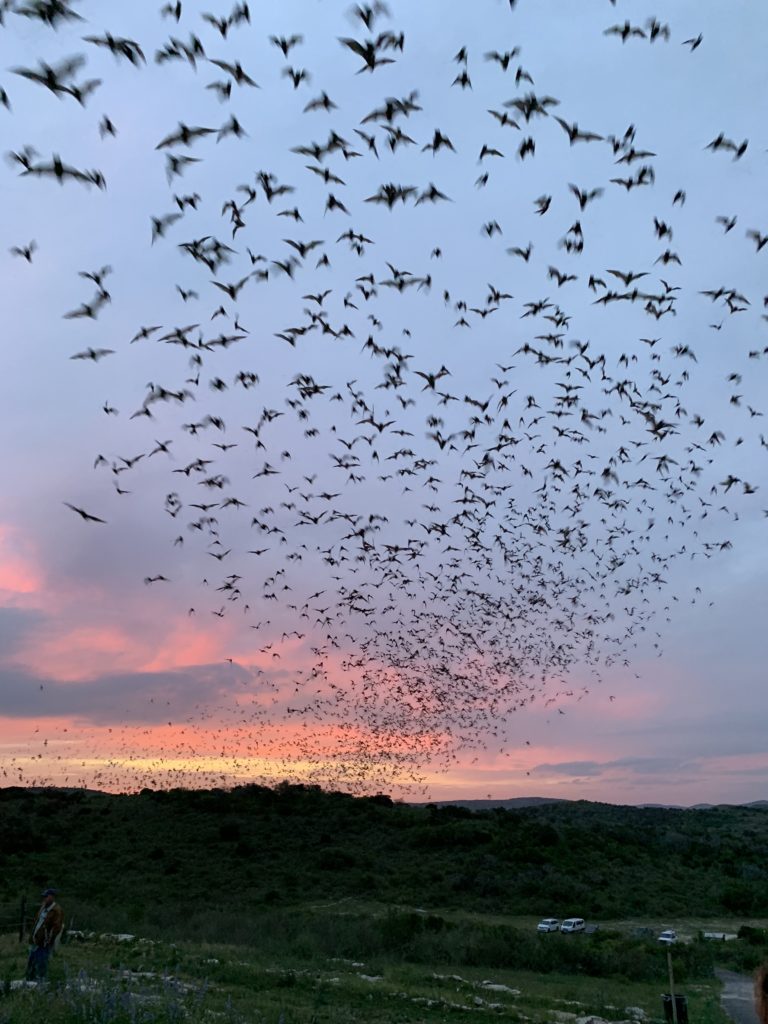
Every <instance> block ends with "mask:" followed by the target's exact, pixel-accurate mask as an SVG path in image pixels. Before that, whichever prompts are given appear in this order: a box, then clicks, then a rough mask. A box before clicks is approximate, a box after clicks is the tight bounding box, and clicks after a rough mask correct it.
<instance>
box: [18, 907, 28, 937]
mask: <svg viewBox="0 0 768 1024" xmlns="http://www.w3.org/2000/svg"><path fill="white" fill-rule="evenodd" d="M26 924H27V897H26V896H22V897H21V910H20V911H19V942H23V941H24V932H25V931H26Z"/></svg>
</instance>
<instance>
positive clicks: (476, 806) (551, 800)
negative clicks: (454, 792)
mask: <svg viewBox="0 0 768 1024" xmlns="http://www.w3.org/2000/svg"><path fill="white" fill-rule="evenodd" d="M431 803H432V804H433V806H435V807H466V808H468V809H469V810H470V811H490V810H493V809H494V808H495V807H504V808H506V809H507V810H515V809H519V808H521V807H538V806H539V805H540V804H562V803H570V801H568V800H564V799H562V798H560V797H549V796H513V797H509V799H507V800H434V801H431ZM410 806H411V807H429V803H426V802H424V803H412V804H411V805H410Z"/></svg>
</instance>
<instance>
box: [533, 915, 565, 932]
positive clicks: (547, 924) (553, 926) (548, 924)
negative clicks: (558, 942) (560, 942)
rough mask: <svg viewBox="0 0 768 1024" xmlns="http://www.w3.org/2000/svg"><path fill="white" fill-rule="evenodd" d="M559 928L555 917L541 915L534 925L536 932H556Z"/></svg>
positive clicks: (558, 922)
mask: <svg viewBox="0 0 768 1024" xmlns="http://www.w3.org/2000/svg"><path fill="white" fill-rule="evenodd" d="M559 930H560V921H559V920H558V919H557V918H556V917H543V918H542V919H541V921H539V923H538V924H537V925H536V931H537V932H557V931H559Z"/></svg>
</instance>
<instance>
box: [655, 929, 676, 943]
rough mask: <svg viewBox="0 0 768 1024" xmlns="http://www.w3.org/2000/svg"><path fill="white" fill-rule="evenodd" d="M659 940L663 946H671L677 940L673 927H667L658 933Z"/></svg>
mask: <svg viewBox="0 0 768 1024" xmlns="http://www.w3.org/2000/svg"><path fill="white" fill-rule="evenodd" d="M659 942H661V943H663V944H664V945H665V946H671V945H673V944H674V943H675V942H677V933H676V932H675V929H674V928H667V929H666V931H663V932H662V933H661V935H659Z"/></svg>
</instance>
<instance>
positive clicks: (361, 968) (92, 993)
mask: <svg viewBox="0 0 768 1024" xmlns="http://www.w3.org/2000/svg"><path fill="white" fill-rule="evenodd" d="M26 952H27V947H26V945H23V944H19V943H18V941H17V940H16V939H15V938H11V937H6V938H0V981H2V982H3V983H4V984H3V996H2V997H0V1024H33V1022H34V1024H40V1022H41V1021H45V1022H46V1024H150V1022H151V1024H182V1022H183V1024H203V1022H206V1024H215V1022H221V1024H252V1022H253V1024H331V1022H333V1024H353V1022H355V1024H357V1022H362V1021H365V1022H366V1024H433V1022H434V1024H438V1022H441V1024H442V1022H444V1021H447V1020H449V1021H453V1022H456V1024H463V1022H469V1021H473V1022H475V1024H477V1022H478V1021H481V1020H482V1019H484V1018H493V1019H501V1020H503V1021H514V1022H516V1024H517V1022H532V1024H555V1022H559V1024H567V1022H569V1021H573V1020H576V1018H583V1017H589V1016H597V1017H601V1018H603V1019H604V1020H609V1021H624V1020H628V1019H632V1018H633V1017H634V1019H637V1020H645V1021H651V1022H653V1021H659V1020H661V1019H663V1016H662V1005H661V994H662V992H663V991H665V990H666V979H665V977H664V974H663V972H660V977H659V981H658V983H630V982H627V981H622V980H621V979H610V980H609V979H603V978H588V977H584V976H580V975H576V974H571V975H558V974H548V975H545V976H543V975H538V974H533V973H530V972H523V971H513V970H505V969H497V968H494V969H489V968H487V967H470V966H466V965H461V964H446V963H439V964H423V963H419V964H414V963H407V962H403V960H402V959H400V958H393V957H387V956H382V955H375V956H373V957H370V958H368V959H364V958H362V957H361V958H359V959H353V958H351V957H343V958H342V957H330V956H319V955H317V954H316V953H313V954H311V955H305V956H303V957H302V956H301V955H300V954H299V953H298V952H297V953H295V954H293V955H289V956H287V955H285V954H281V955H280V957H279V958H277V959H276V958H275V957H274V956H270V955H269V953H266V952H265V951H264V950H263V949H262V950H259V949H255V948H253V947H251V946H227V945H220V944H206V943H202V942H179V943H169V942H164V941H155V942H148V941H141V940H135V941H133V942H130V943H118V942H115V941H109V940H93V941H86V942H83V943H77V942H70V943H67V944H65V945H63V946H61V948H60V949H59V950H58V952H57V954H56V955H55V956H54V957H53V958H52V960H51V965H50V970H49V979H48V982H47V984H46V985H45V986H40V987H38V988H36V989H17V988H11V982H12V981H14V980H16V979H20V978H22V977H23V974H24V967H25V963H26ZM683 992H684V994H685V995H686V996H687V997H688V1001H689V1017H690V1019H691V1020H692V1021H695V1022H696V1024H723V1022H724V1020H725V1017H724V1015H723V1013H722V1011H721V1009H720V1005H719V986H718V984H717V982H715V981H714V980H707V981H703V982H697V983H696V984H689V985H687V986H685V987H684V989H683ZM633 1008H634V1009H633ZM638 1011H641V1013H639V1012H638Z"/></svg>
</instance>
